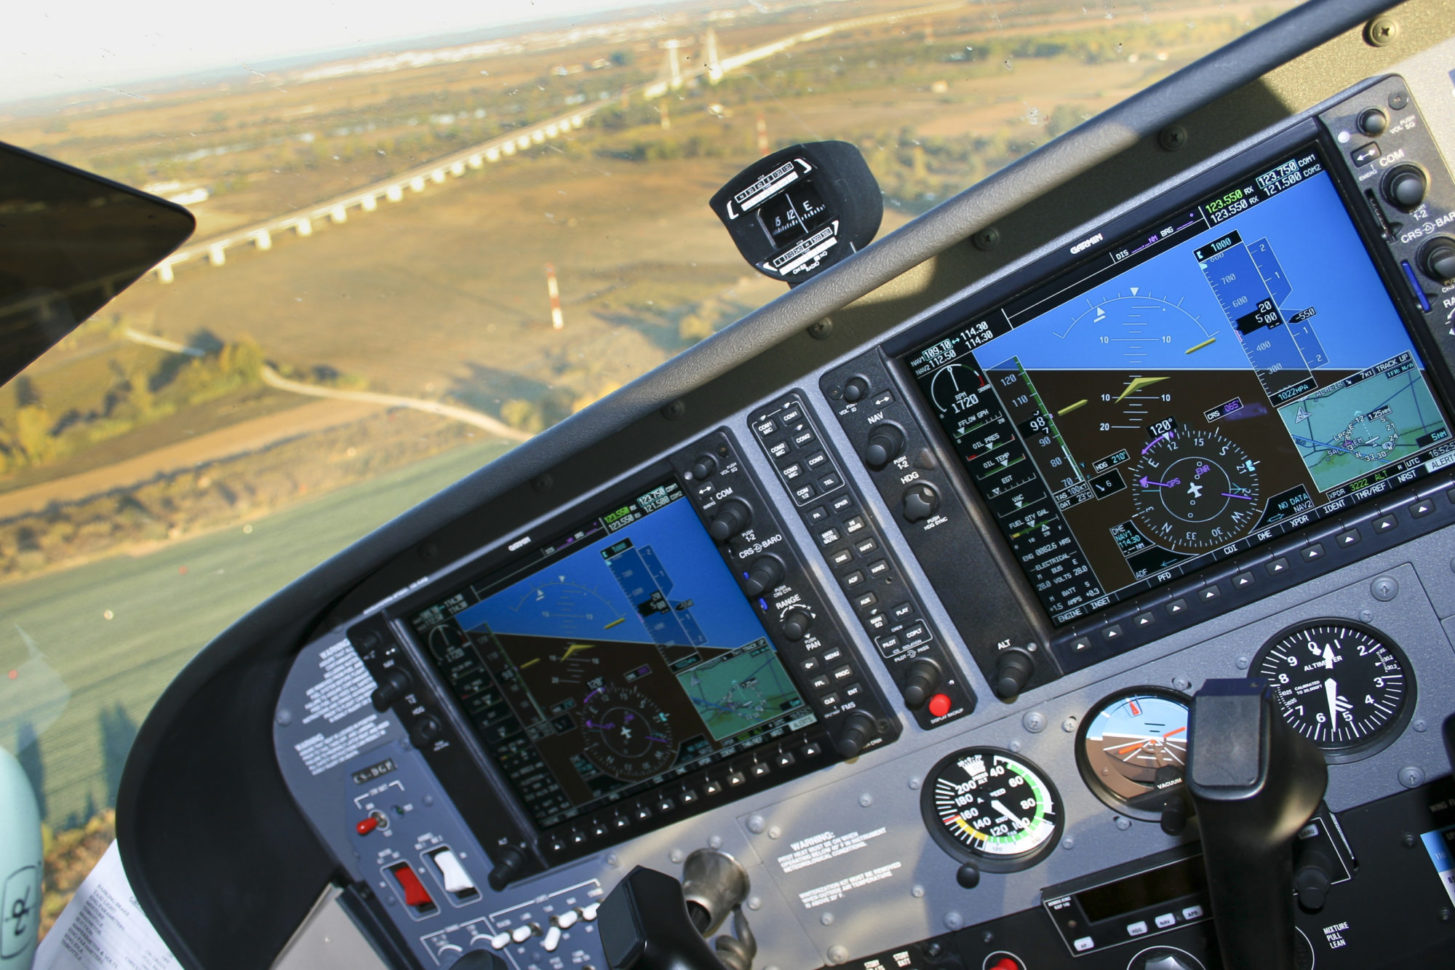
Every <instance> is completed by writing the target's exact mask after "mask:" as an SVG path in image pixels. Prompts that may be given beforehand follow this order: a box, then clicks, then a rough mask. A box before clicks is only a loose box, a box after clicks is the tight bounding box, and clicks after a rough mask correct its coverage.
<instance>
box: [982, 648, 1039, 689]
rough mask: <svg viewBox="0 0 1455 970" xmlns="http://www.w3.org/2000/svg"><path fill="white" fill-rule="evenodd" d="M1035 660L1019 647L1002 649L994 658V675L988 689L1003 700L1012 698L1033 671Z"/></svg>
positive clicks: (1024, 684)
mask: <svg viewBox="0 0 1455 970" xmlns="http://www.w3.org/2000/svg"><path fill="white" fill-rule="evenodd" d="M1035 670H1036V662H1035V661H1034V660H1032V659H1031V655H1030V654H1028V653H1026V652H1025V651H1024V650H1021V649H1020V648H1019V647H1011V648H1010V649H1008V650H1002V651H1001V652H1000V656H998V657H996V658H995V676H994V677H993V678H991V683H990V689H991V690H993V691H995V696H996V697H999V698H1000V699H1001V700H1003V701H1008V700H1013V699H1014V698H1015V696H1016V695H1017V694H1019V693H1020V692H1021V689H1022V688H1024V687H1025V686H1026V682H1027V681H1029V680H1030V679H1031V674H1033V673H1035Z"/></svg>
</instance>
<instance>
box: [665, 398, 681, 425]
mask: <svg viewBox="0 0 1455 970" xmlns="http://www.w3.org/2000/svg"><path fill="white" fill-rule="evenodd" d="M686 413H687V405H686V404H684V403H683V402H682V401H681V400H677V401H672V402H671V403H669V404H667V405H665V406H663V408H662V417H664V418H666V419H667V420H668V421H676V420H677V419H678V418H680V417H682V415H684V414H686Z"/></svg>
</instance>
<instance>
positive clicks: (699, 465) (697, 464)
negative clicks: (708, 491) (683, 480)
mask: <svg viewBox="0 0 1455 970" xmlns="http://www.w3.org/2000/svg"><path fill="white" fill-rule="evenodd" d="M715 471H717V459H716V458H714V457H712V456H711V455H698V456H697V458H696V459H694V460H693V462H692V477H693V478H695V479H696V480H697V481H699V482H700V481H702V480H703V479H704V478H706V477H707V476H708V475H711V474H712V473H713V472H715Z"/></svg>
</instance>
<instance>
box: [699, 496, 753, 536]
mask: <svg viewBox="0 0 1455 970" xmlns="http://www.w3.org/2000/svg"><path fill="white" fill-rule="evenodd" d="M752 521H753V510H752V509H751V508H749V507H748V503H747V502H744V501H743V500H742V499H740V498H730V499H728V500H727V501H726V502H723V503H722V504H721V505H719V506H718V507H717V515H715V516H713V518H712V521H711V522H709V523H708V524H707V534H708V535H710V536H712V537H713V538H714V539H716V540H717V541H718V542H727V541H728V540H729V539H731V538H732V537H733V536H735V535H737V534H738V533H739V532H742V531H743V530H744V529H746V528H747V527H748V523H750V522H752Z"/></svg>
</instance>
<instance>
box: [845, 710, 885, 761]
mask: <svg viewBox="0 0 1455 970" xmlns="http://www.w3.org/2000/svg"><path fill="white" fill-rule="evenodd" d="M878 736H879V724H878V723H877V722H876V721H875V720H874V718H873V716H872V715H870V714H869V713H868V712H867V711H850V712H849V716H848V718H847V719H846V720H845V721H844V730H843V733H841V734H840V735H839V739H838V741H837V742H835V743H834V750H836V751H838V753H839V755H840V756H841V757H844V758H857V757H858V756H859V753H860V752H861V751H863V750H864V748H866V747H867V746H868V744H869V742H870V741H873V740H874V739H875V738H877V737H878Z"/></svg>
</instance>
